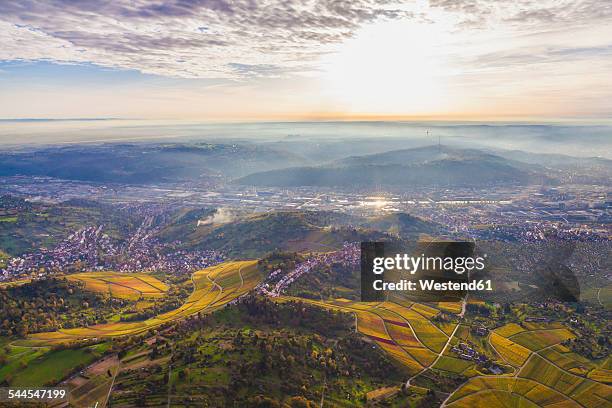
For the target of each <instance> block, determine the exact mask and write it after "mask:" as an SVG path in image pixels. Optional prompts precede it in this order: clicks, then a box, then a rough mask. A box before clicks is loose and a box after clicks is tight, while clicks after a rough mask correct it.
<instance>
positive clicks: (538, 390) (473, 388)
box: [443, 324, 612, 407]
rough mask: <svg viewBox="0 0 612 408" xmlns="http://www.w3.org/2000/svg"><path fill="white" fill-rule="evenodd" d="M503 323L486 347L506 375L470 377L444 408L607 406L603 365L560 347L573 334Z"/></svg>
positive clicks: (611, 397)
mask: <svg viewBox="0 0 612 408" xmlns="http://www.w3.org/2000/svg"><path fill="white" fill-rule="evenodd" d="M526 326H528V327H527V328H525V327H521V326H519V325H517V324H507V325H505V326H503V327H500V328H498V329H496V330H494V331H493V332H492V333H491V334H490V336H489V342H490V344H491V346H492V347H493V348H494V349H495V351H496V352H497V353H498V354H499V356H500V357H501V358H502V359H503V360H505V361H507V362H508V363H509V364H510V365H512V366H513V367H515V372H514V374H513V375H511V376H477V377H474V378H471V379H470V380H468V381H467V382H466V383H464V384H463V385H462V386H461V387H459V388H458V389H457V390H456V391H455V392H453V393H452V394H451V395H450V396H449V397H448V399H447V400H446V401H445V403H444V404H443V406H448V407H609V406H612V387H610V386H609V385H607V383H610V379H611V378H610V371H609V370H608V368H609V367H608V363H607V361H608V360H609V358H608V359H606V361H604V362H603V363H601V365H600V366H597V365H596V364H595V363H593V362H591V361H590V360H588V359H586V358H584V357H581V356H579V355H577V354H575V353H572V352H571V351H570V350H569V349H567V348H566V347H564V346H563V345H561V343H562V342H563V341H564V340H567V339H571V338H573V337H574V335H573V334H572V333H571V332H570V331H569V330H567V329H565V328H562V327H560V325H558V324H557V325H556V324H550V325H531V326H529V325H526Z"/></svg>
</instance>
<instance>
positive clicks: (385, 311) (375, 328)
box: [282, 297, 454, 375]
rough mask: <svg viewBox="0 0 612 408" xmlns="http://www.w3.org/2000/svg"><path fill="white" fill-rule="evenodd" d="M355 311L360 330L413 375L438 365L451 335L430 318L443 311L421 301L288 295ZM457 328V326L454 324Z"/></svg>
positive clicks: (305, 300) (303, 300) (284, 299)
mask: <svg viewBox="0 0 612 408" xmlns="http://www.w3.org/2000/svg"><path fill="white" fill-rule="evenodd" d="M282 300H283V301H287V300H299V301H301V302H307V303H310V304H314V305H317V306H320V307H324V308H328V309H332V310H340V311H345V312H351V313H354V314H355V319H356V322H357V330H358V331H359V332H360V333H362V334H364V335H365V336H366V337H367V338H369V339H370V340H371V341H373V342H374V343H375V344H376V345H378V346H379V347H380V348H381V349H382V350H384V351H385V352H387V353H389V355H390V356H391V357H392V358H393V359H394V360H396V361H397V362H399V363H400V364H402V365H403V366H404V367H405V368H406V369H407V370H408V372H409V373H411V375H414V374H417V373H419V372H421V371H423V370H424V369H426V368H427V367H430V366H432V365H434V364H435V363H436V362H437V360H438V357H439V356H440V355H441V354H442V352H443V351H444V348H445V346H446V345H447V343H449V338H450V337H451V335H449V334H447V333H446V332H445V331H444V330H442V329H441V328H440V327H438V326H436V325H435V324H434V323H433V322H432V321H431V320H430V319H431V317H433V316H435V315H437V314H438V313H439V312H440V311H439V310H438V309H435V308H433V307H430V306H427V305H423V304H420V303H405V304H399V303H394V302H382V303H367V302H354V301H350V300H347V299H336V300H330V301H325V302H322V301H316V300H311V299H303V298H292V297H285V298H283V299H282ZM453 330H454V327H453Z"/></svg>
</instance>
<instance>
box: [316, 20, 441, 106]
mask: <svg viewBox="0 0 612 408" xmlns="http://www.w3.org/2000/svg"><path fill="white" fill-rule="evenodd" d="M449 35H450V34H449V33H448V31H446V30H445V27H444V26H443V25H441V24H432V23H416V22H406V21H401V22H384V23H379V24H376V25H372V26H369V27H366V28H365V29H363V30H362V31H361V32H360V33H359V34H358V35H357V36H355V37H354V38H353V39H351V40H349V41H347V42H346V43H345V44H343V46H342V47H341V48H340V49H339V50H338V52H337V53H335V54H332V55H330V56H328V58H327V59H326V60H325V61H324V62H323V65H324V70H325V73H326V75H325V86H326V89H327V91H328V94H329V95H330V97H331V98H332V99H334V100H335V101H337V102H338V103H339V104H341V105H342V107H343V108H344V109H346V110H348V111H350V112H352V113H363V112H367V113H385V114H416V115H418V114H423V113H431V112H432V111H439V110H440V109H441V108H442V107H443V106H445V105H447V102H448V101H447V92H446V90H445V88H446V86H445V82H446V81H445V76H447V75H449V74H450V73H451V72H450V68H449V66H448V64H447V61H446V56H445V51H446V50H444V49H443V47H442V45H443V44H445V43H447V41H449V38H447V36H449Z"/></svg>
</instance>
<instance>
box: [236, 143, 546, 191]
mask: <svg viewBox="0 0 612 408" xmlns="http://www.w3.org/2000/svg"><path fill="white" fill-rule="evenodd" d="M539 169H540V167H539V166H537V165H533V164H526V163H522V162H519V161H515V160H510V159H505V158H503V157H501V156H497V155H494V154H490V153H486V152H483V151H480V150H474V149H458V148H450V147H446V146H442V147H438V146H427V147H420V148H414V149H403V150H395V151H391V152H386V153H378V154H373V155H367V156H355V157H348V158H346V159H342V160H339V161H336V162H333V163H332V164H330V165H325V166H318V167H294V168H288V169H282V170H278V171H274V170H273V171H265V172H258V173H255V174H251V175H249V176H246V177H242V178H240V179H238V180H237V182H238V183H240V184H248V185H259V186H279V187H291V186H337V187H352V186H354V187H373V186H397V187H410V186H454V187H459V186H474V187H476V186H478V187H482V186H490V185H524V184H529V183H532V182H535V181H538V182H542V181H545V180H547V178H546V177H545V176H544V175H543V174H542V173H541V172H540V171H539Z"/></svg>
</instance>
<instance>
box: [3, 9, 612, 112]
mask: <svg viewBox="0 0 612 408" xmlns="http://www.w3.org/2000/svg"><path fill="white" fill-rule="evenodd" d="M0 43H1V44H2V46H0V118H126V119H161V120H164V119H168V120H174V119H177V120H180V119H189V120H210V121H244V120H317V119H327V120H329V119H341V120H342V119H385V118H388V119H415V120H416V119H419V120H422V119H441V120H443V119H451V120H514V119H516V120H538V119H541V120H544V119H546V120H549V119H559V120H574V119H579V120H593V121H597V120H601V119H609V118H610V116H611V113H612V74H611V73H612V2H610V1H608V0H577V1H576V0H537V1H531V0H529V1H528V0H490V1H489V0H423V1H420V0H416V1H408V2H397V1H387V0H283V1H271V0H234V1H231V0H228V1H225V0H223V1H220V0H192V1H191V0H190V1H187V0H166V1H144V0H129V1H120V0H115V1H99V0H81V1H78V2H74V1H69V0H46V1H35V0H22V1H10V0H4V1H2V2H0Z"/></svg>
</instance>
